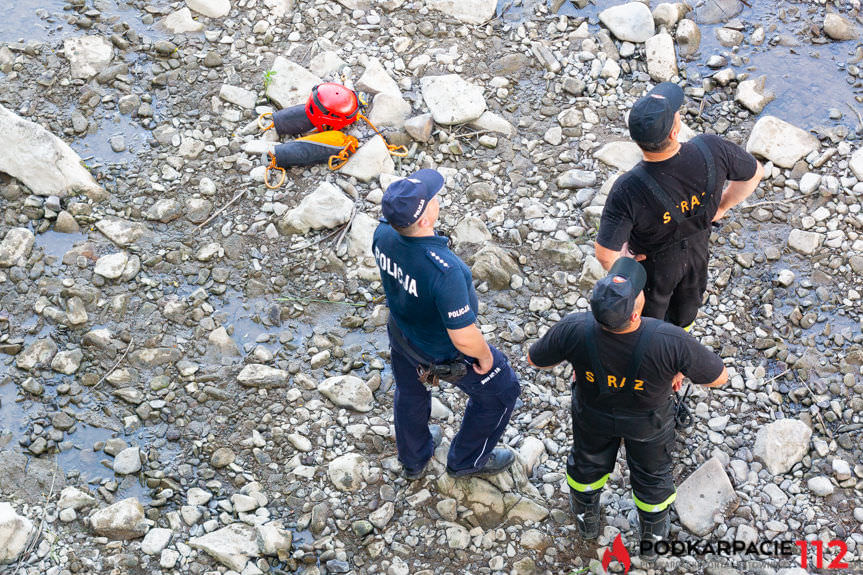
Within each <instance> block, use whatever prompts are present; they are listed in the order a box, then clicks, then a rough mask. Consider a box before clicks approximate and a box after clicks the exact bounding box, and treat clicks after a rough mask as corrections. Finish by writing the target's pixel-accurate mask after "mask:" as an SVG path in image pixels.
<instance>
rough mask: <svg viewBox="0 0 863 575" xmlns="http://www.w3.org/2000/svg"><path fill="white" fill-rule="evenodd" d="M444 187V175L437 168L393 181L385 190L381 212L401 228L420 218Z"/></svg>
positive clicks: (391, 222) (390, 221)
mask: <svg viewBox="0 0 863 575" xmlns="http://www.w3.org/2000/svg"><path fill="white" fill-rule="evenodd" d="M442 187H443V176H442V175H440V174H439V173H438V172H437V171H436V170H420V171H418V172H415V173H413V174H411V175H410V176H408V177H407V178H405V179H403V180H399V181H397V182H393V183H392V184H390V185H389V186H388V187H387V191H386V192H384V197H383V199H382V200H381V213H382V214H383V216H384V217H385V218H386V220H387V221H388V222H389V223H390V224H391V225H394V226H396V227H399V228H406V227H408V226H409V225H411V224H412V223H414V222H416V221H417V220H418V219H420V216H422V215H423V212H424V211H425V209H426V207H427V206H428V203H429V201H430V200H431V199H432V198H433V197H434V196H435V194H437V193H438V192H439V191H440V189H441V188H442Z"/></svg>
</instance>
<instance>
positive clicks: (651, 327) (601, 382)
mask: <svg viewBox="0 0 863 575" xmlns="http://www.w3.org/2000/svg"><path fill="white" fill-rule="evenodd" d="M642 322H643V326H644V327H643V328H642V330H641V334H639V336H638V341H637V342H636V343H635V349H634V350H633V351H632V356H631V357H630V359H629V366H628V367H627V370H626V379H625V380H623V384H624V385H623V387H611V386H609V385H608V374H607V373H606V371H605V367H603V365H602V360H601V359H600V357H599V348H597V346H596V340H597V332H598V330H600V329H602V328H601V327H600V326H599V323H598V322H597V321H596V320H595V319H594V320H593V321H591V322H590V323H586V324H585V329H584V334H583V335H584V344H585V346H586V347H587V355H588V358H589V360H590V366H591V368H592V369H593V373H594V382H595V383H596V385H597V391H598V392H599V395H607V394H611V393H620V392H627V391H631V390H634V389H635V378H636V376H637V375H638V370H639V368H640V367H641V361H642V360H643V359H644V354H645V352H646V351H647V344H648V343H649V342H650V339H651V337H653V334H654V332H655V331H656V329H657V328H658V327H659V325H660V323H662V322H659V321H644V320H642Z"/></svg>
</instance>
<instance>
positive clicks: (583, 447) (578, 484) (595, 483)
mask: <svg viewBox="0 0 863 575" xmlns="http://www.w3.org/2000/svg"><path fill="white" fill-rule="evenodd" d="M674 437H675V432H674V405H673V403H672V402H671V401H669V402H668V404H667V405H664V406H662V407H659V408H657V409H654V410H650V411H637V410H631V409H608V410H603V411H600V410H598V409H595V408H592V407H590V406H587V405H580V402H579V401H578V400H577V399H576V396H575V395H573V399H572V438H573V444H572V449H571V450H570V452H569V458H568V459H567V462H566V475H567V482H568V483H569V486H570V487H571V488H572V489H574V490H575V491H577V492H580V493H590V492H593V491H598V490H600V489H602V487H603V486H604V485H605V482H606V481H607V480H608V476H609V474H610V473H611V472H612V471H613V470H614V463H615V460H616V459H617V450H618V449H619V448H620V442H621V439H622V440H623V443H624V445H625V446H626V462H627V464H628V465H629V479H630V483H631V484H632V492H633V499H634V500H635V504H636V506H637V507H638V508H639V509H640V510H642V511H644V512H647V513H657V512H659V511H663V510H665V509H666V508H668V506H669V505H671V503H673V502H674V499H675V497H676V495H677V492H676V490H675V488H674V479H673V478H672V475H671V472H672V468H673V462H672V458H671V450H672V448H673V446H674Z"/></svg>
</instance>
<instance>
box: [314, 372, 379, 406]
mask: <svg viewBox="0 0 863 575" xmlns="http://www.w3.org/2000/svg"><path fill="white" fill-rule="evenodd" d="M318 392H320V394H321V395H323V396H324V397H326V398H327V399H329V400H330V401H332V402H333V403H334V404H336V406H338V407H345V408H348V409H353V410H354V411H361V412H366V411H371V409H372V405H373V404H374V396H373V395H372V392H371V390H370V389H369V386H368V385H366V382H364V381H363V380H362V379H360V378H358V377H356V376H353V375H339V376H336V377H330V378H327V379H325V380H324V381H322V382H321V383H319V384H318Z"/></svg>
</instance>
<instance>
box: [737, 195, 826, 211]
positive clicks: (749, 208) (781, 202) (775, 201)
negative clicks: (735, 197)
mask: <svg viewBox="0 0 863 575" xmlns="http://www.w3.org/2000/svg"><path fill="white" fill-rule="evenodd" d="M819 193H820V192H817V191H815V192H809V193H808V194H801V195H799V196H797V197H795V198H791V199H789V200H765V201H763V202H755V203H754V204H749V205H748V206H740V209H741V210H751V209H752V208H759V207H761V206H768V205H772V204H781V205H789V204H791V203H793V202H795V201H797V200H800V199H803V198H808V197H809V196H817V195H818V194H819Z"/></svg>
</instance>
